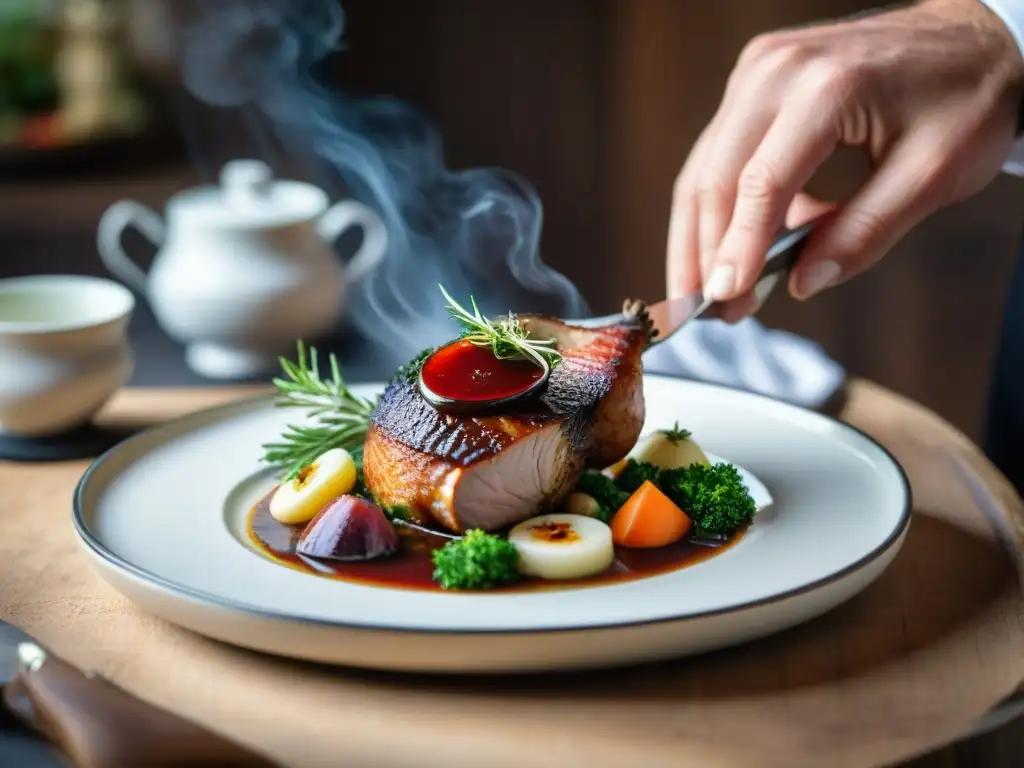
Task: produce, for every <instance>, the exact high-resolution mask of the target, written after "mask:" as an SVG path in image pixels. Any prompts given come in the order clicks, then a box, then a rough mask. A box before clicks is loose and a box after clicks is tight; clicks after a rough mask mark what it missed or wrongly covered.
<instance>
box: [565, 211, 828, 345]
mask: <svg viewBox="0 0 1024 768" xmlns="http://www.w3.org/2000/svg"><path fill="white" fill-rule="evenodd" d="M820 220H821V219H812V220H811V221H808V222H807V223H805V224H802V225H801V226H799V227H796V228H794V229H786V228H783V229H781V230H780V231H779V232H778V234H777V235H776V236H775V240H773V241H772V245H771V248H769V249H768V253H767V254H765V260H764V266H763V267H762V268H761V274H760V276H759V277H758V278H757V282H756V283H755V284H754V289H753V292H754V298H755V307H757V308H759V307H760V306H761V305H762V304H764V302H765V301H766V300H767V298H768V296H769V295H770V294H771V292H772V291H773V290H774V289H775V286H776V285H777V284H778V282H779V280H780V279H781V278H782V277H783V276H784V275H785V274H786V273H787V272H789V270H790V269H792V268H793V265H794V264H796V262H797V259H799V258H800V254H801V253H802V252H803V248H804V245H805V244H806V242H807V237H808V235H810V234H811V232H813V231H814V228H815V226H816V225H817V224H818V222H819V221H820ZM722 306H723V304H721V303H719V302H716V301H714V300H712V299H710V298H705V297H704V295H703V293H702V292H701V291H691V292H690V293H688V294H685V295H683V296H679V297H676V298H674V299H664V300H663V301H659V302H658V303H657V304H648V305H647V306H646V307H645V309H646V311H647V316H648V317H649V318H650V321H651V325H652V330H653V331H654V332H655V333H654V336H653V338H652V340H651V346H654V345H655V344H661V343H662V342H664V341H668V339H670V338H671V337H672V336H673V335H675V334H676V333H678V332H679V331H680V330H682V329H683V328H684V327H685V326H686V325H687V324H688V323H690V322H691V321H693V320H696V319H698V318H703V319H705V320H711V319H714V318H717V317H720V315H721V309H722ZM622 319H623V313H621V312H620V313H616V314H614V315H603V316H601V317H588V318H579V319H572V320H564V321H563V322H565V323H567V324H569V325H577V326H580V327H581V328H601V327H604V326H606V325H614V324H615V323H618V322H622Z"/></svg>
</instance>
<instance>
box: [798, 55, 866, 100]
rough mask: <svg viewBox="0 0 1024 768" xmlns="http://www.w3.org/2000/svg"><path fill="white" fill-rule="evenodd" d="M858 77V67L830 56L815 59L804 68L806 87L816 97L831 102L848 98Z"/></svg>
mask: <svg viewBox="0 0 1024 768" xmlns="http://www.w3.org/2000/svg"><path fill="white" fill-rule="evenodd" d="M860 78H861V71H860V69H859V68H858V67H856V66H854V65H851V64H849V63H847V62H845V61H843V60H841V59H836V58H832V57H824V58H819V59H815V60H814V61H813V62H810V63H809V64H808V65H807V67H806V69H805V80H806V85H807V88H808V89H809V90H810V91H811V92H812V93H814V94H815V95H816V96H817V97H818V98H823V99H827V100H829V101H832V102H837V101H844V100H845V99H847V98H849V97H850V96H851V95H852V94H853V93H854V91H855V90H856V88H857V86H858V83H859V81H860Z"/></svg>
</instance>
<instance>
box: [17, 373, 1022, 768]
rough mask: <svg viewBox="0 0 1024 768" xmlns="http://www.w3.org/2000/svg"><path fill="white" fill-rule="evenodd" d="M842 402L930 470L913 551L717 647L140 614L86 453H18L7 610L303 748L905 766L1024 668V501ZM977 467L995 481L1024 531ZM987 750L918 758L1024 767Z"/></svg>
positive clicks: (296, 755)
mask: <svg viewBox="0 0 1024 768" xmlns="http://www.w3.org/2000/svg"><path fill="white" fill-rule="evenodd" d="M259 391H263V390H262V388H255V389H244V390H233V389H219V390H192V391H188V392H177V391H173V390H148V391H132V390H128V391H125V392H123V393H122V394H121V395H120V396H119V397H118V398H117V399H116V400H115V402H114V403H113V404H112V405H111V407H110V409H109V411H108V413H107V418H108V419H110V420H112V421H116V422H118V423H122V424H124V423H131V424H142V423H151V422H156V421H160V420H163V419H166V418H169V417H171V416H173V415H176V414H178V413H185V412H188V411H191V410H194V409H196V408H199V407H202V406H206V405H212V404H214V403H216V402H223V401H226V400H230V399H233V398H236V397H240V396H247V395H249V394H253V393H255V392H259ZM844 417H845V418H847V419H848V420H849V421H850V422H851V423H853V424H855V425H856V426H859V427H861V428H863V429H865V430H867V431H868V432H869V433H870V434H872V435H874V436H875V437H876V438H878V439H879V440H880V441H881V442H883V443H884V444H885V445H886V446H887V447H888V448H889V449H890V450H892V451H893V452H894V453H895V455H896V456H897V457H898V458H899V459H900V461H901V462H902V463H903V465H904V466H905V468H906V470H907V472H908V474H909V476H910V478H911V482H912V485H913V489H914V497H915V516H914V520H913V523H912V525H911V528H910V533H909V534H908V539H907V542H906V544H905V545H904V548H903V550H902V552H901V553H900V555H899V556H898V557H897V559H896V561H895V562H894V564H893V565H892V566H891V567H890V568H889V569H888V570H887V571H886V573H885V574H883V576H882V577H881V578H880V579H879V581H877V582H876V583H875V584H874V585H872V586H871V587H870V588H869V589H868V590H866V591H865V592H864V593H862V594H861V595H860V596H858V597H857V598H855V599H854V600H852V601H850V602H849V603H847V604H846V605H844V606H842V607H841V608H839V609H837V610H835V611H833V612H831V613H830V614H828V615H826V616H824V617H822V618H820V619H819V620H816V621H814V622H811V623H809V624H807V625H804V626H802V627H798V628H795V629H793V630H789V631H787V632H784V633H781V634H779V635H776V636H774V637H771V638H767V639H765V640H761V641H757V642H754V643H750V644H748V645H745V646H743V647H740V648H736V649H732V650H728V651H723V652H718V653H713V654H708V655H706V656H703V657H700V658H694V659H688V660H681V661H678V662H673V663H667V664H657V665H651V666H646V667H639V668H633V669H626V670H616V671H611V672H602V673H589V674H573V675H562V676H551V675H544V676H529V677H522V678H517V679H513V680H507V679H506V680H501V679H497V678H494V677H480V678H476V677H475V678H470V679H459V680H452V679H441V678H434V677H424V676H403V675H393V674H377V673H372V674H371V673H362V672H356V671H343V670H333V669H325V668H322V667H317V666H314V665H308V664H299V663H293V662H290V661H287V660H283V659H274V658H268V657H264V656H260V655H257V654H253V653H249V652H245V651H240V650H236V649H233V648H230V647H226V646H224V645H221V644H219V643H215V642H212V641H207V640H205V639H203V638H201V637H198V636H196V635H193V634H191V633H188V632H186V631H183V630H179V629H177V628H175V627H173V626H170V625H168V624H166V623H164V622H162V621H159V620H157V619H154V618H152V617H150V616H148V615H145V614H143V613H140V612H139V611H137V610H136V609H135V608H134V607H133V606H132V605H130V604H129V603H127V601H125V600H124V599H123V598H121V597H120V596H119V595H118V594H116V593H114V592H113V591H112V590H111V589H110V588H109V587H107V585H106V584H105V583H104V582H102V581H101V580H100V579H99V578H98V577H97V576H96V575H94V574H93V572H92V571H91V570H90V569H89V567H88V564H87V561H86V560H85V558H84V557H83V556H82V555H81V554H80V553H79V551H78V548H77V544H76V541H75V537H74V534H73V531H72V528H71V525H70V498H71V493H72V490H73V487H74V485H75V483H76V481H77V479H78V477H79V476H80V474H81V472H82V471H83V469H84V466H85V465H84V464H83V463H82V462H68V463H63V464H52V465H38V466H25V465H11V464H0V618H3V619H6V620H9V621H12V622H14V623H16V624H18V625H20V626H22V627H23V628H24V629H25V630H26V631H28V632H30V633H32V634H34V635H36V636H37V638H38V639H39V640H40V642H42V643H44V644H46V645H48V646H49V647H51V648H52V649H53V650H54V652H56V653H59V654H61V655H63V656H64V657H65V658H67V659H68V660H69V661H71V662H72V663H75V664H76V665H78V666H81V667H88V668H94V669H96V670H97V671H98V672H100V673H101V674H104V675H105V676H107V677H109V678H110V679H112V680H113V681H114V682H115V683H117V684H119V685H121V686H123V687H124V688H126V689H127V690H129V691H131V692H132V693H134V694H136V695H139V696H140V697H142V698H144V699H146V700H148V701H151V702H153V703H155V704H157V705H159V706H162V707H166V708H168V709H170V710H172V711H176V712H180V713H182V714H186V715H187V716H188V717H190V718H192V719H194V720H195V721H196V722H201V723H203V724H204V725H206V726H208V727H210V728H211V729H213V730H216V731H218V732H221V733H223V734H225V735H227V736H229V737H231V738H233V739H234V740H236V741H237V742H239V743H241V744H245V745H247V746H250V747H252V748H254V749H257V750H259V751H261V752H263V753H265V754H268V755H269V756H271V757H272V758H274V759H276V760H279V761H281V762H283V763H284V764H287V765H294V766H312V765H323V764H325V761H327V762H328V763H330V764H334V763H338V764H345V765H355V766H363V765H367V766H369V765H375V766H435V765H436V766H445V765H480V764H484V763H486V764H487V765H489V766H498V767H500V766H506V765H508V766H513V765H515V766H524V765H529V766H559V767H568V766H591V767H595V766H621V765H626V764H633V763H635V764H640V765H651V766H659V765H680V764H687V765H702V766H711V767H712V768H716V767H717V766H723V767H724V766H729V767H732V766H737V767H739V766H743V767H744V768H746V766H751V765H759V766H760V765H769V766H774V765H779V766H803V765H808V766H812V765H822V764H824V763H823V762H822V761H823V760H827V764H828V765H830V766H847V765H849V766H864V765H882V764H892V763H894V762H896V761H899V760H907V759H911V758H915V757H917V756H919V755H922V754H925V753H927V752H928V751H929V750H935V749H938V748H941V747H943V746H945V745H947V744H948V743H950V742H952V741H954V740H955V739H957V738H958V737H960V736H962V735H963V734H965V733H966V732H967V731H968V730H969V728H970V727H971V724H972V723H973V722H974V721H975V720H976V718H977V717H978V716H979V715H980V714H981V713H983V712H984V711H986V710H987V709H988V708H990V707H991V706H992V705H994V704H995V703H996V702H997V701H998V700H1000V699H1001V698H1002V697H1004V696H1005V695H1007V694H1009V693H1010V692H1011V691H1012V690H1013V689H1014V688H1015V687H1016V686H1017V685H1018V684H1019V683H1020V682H1021V681H1022V680H1024V596H1022V592H1021V582H1020V577H1019V572H1018V568H1017V565H1018V563H1017V560H1018V559H1019V555H1020V552H1021V551H1022V549H1021V544H1022V542H1024V506H1022V503H1021V501H1020V499H1019V498H1018V497H1017V496H1016V495H1015V494H1014V493H1013V492H1012V491H1011V490H1010V489H1009V487H1008V486H1007V484H1006V483H1005V481H1004V480H1003V479H1002V478H1001V476H999V475H998V474H997V473H996V472H995V471H994V470H993V469H992V468H991V466H990V465H989V464H988V463H987V462H986V461H985V459H984V458H983V457H982V456H981V455H980V454H979V453H978V451H977V450H976V449H975V448H974V447H973V445H972V444H971V443H970V441H968V440H967V439H966V438H965V437H964V436H963V435H962V434H960V433H959V432H957V431H956V430H954V429H953V428H952V427H950V426H949V425H948V424H947V423H946V422H944V421H942V420H940V419H938V418H937V417H936V416H934V415H933V414H932V413H930V412H928V411H926V410H924V409H922V408H920V407H919V406H916V405H914V404H912V403H910V402H909V401H906V400H904V399H902V398H899V397H897V396H895V395H893V394H892V393H890V392H888V391H886V390H883V389H881V388H879V387H876V386H873V385H870V384H866V383H863V382H855V383H854V384H853V385H852V387H851V389H850V392H849V398H848V402H847V405H846V407H845V411H844ZM963 471H967V472H973V473H975V474H976V476H977V477H979V478H980V479H981V480H982V483H983V487H984V489H985V493H986V495H987V498H989V499H990V500H991V502H992V505H993V507H994V508H995V509H996V510H998V514H999V515H1000V519H1001V520H1002V524H1001V527H1002V528H1005V529H1006V531H1007V534H1006V536H1007V541H1012V542H1015V543H1014V545H1013V546H1010V547H1008V546H1006V542H1001V541H1000V537H999V535H998V534H997V532H996V529H995V528H993V526H992V525H991V524H990V523H989V522H988V521H987V519H986V518H985V516H984V514H983V513H982V512H981V510H980V509H979V508H978V507H977V505H976V504H975V503H974V500H973V499H972V497H971V495H970V494H969V493H968V491H967V489H966V487H965V485H964V483H963V481H962V479H960V478H962V477H963V474H962V472H963ZM794 556H799V553H795V555H794ZM453 724H457V729H458V736H457V737H453V731H452V727H453ZM1008 728H1009V727H1008ZM1004 731H1006V729H1004ZM1007 732H1008V731H1007ZM396 733H398V734H401V738H395V734H396ZM991 738H1002V739H1004V743H1008V744H1010V746H1009V747H1007V749H1012V748H1013V746H1012V745H1013V744H1014V743H1019V741H1018V742H1013V741H1012V739H1013V738H1014V737H1012V736H1009V737H1008V736H1006V734H1005V733H1004V732H1000V733H999V734H996V735H995V736H994V737H991ZM1006 739H1009V741H1006ZM958 749H966V747H961V748H958ZM978 749H980V748H978V747H977V746H976V745H975V751H974V752H971V753H962V754H966V755H967V757H958V755H957V753H956V752H951V751H949V750H946V751H943V752H939V753H937V754H935V755H932V756H930V757H927V758H919V759H918V762H916V763H914V765H915V766H918V768H922V767H925V766H935V768H938V766H946V765H961V764H962V765H971V766H985V765H993V766H1002V765H1007V763H999V762H985V761H984V759H983V756H982V757H979V755H981V754H982V753H981V752H979V751H977V750H978ZM1003 754H1006V753H1005V752H1004V753H1003ZM968 758H969V759H970V760H971V762H968V763H963V762H960V763H958V762H956V761H957V760H961V761H962V760H965V759H968ZM950 760H952V761H954V762H949V761H950ZM936 761H938V762H936Z"/></svg>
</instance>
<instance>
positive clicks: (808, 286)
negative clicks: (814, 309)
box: [797, 259, 843, 299]
mask: <svg viewBox="0 0 1024 768" xmlns="http://www.w3.org/2000/svg"><path fill="white" fill-rule="evenodd" d="M842 271H843V268H842V267H841V266H839V264H837V263H836V262H834V261H830V260H828V259H825V260H824V261H816V262H814V263H813V264H808V265H807V266H806V267H804V269H803V270H802V271H801V273H800V278H799V279H798V280H797V294H798V297H799V298H801V299H806V298H810V297H811V296H813V295H814V294H816V293H818V292H819V291H822V290H824V289H825V288H828V287H829V286H830V285H832V283H834V282H835V280H836V278H838V277H839V273H840V272H842Z"/></svg>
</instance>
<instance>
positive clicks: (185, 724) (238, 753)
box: [0, 621, 274, 768]
mask: <svg viewBox="0 0 1024 768" xmlns="http://www.w3.org/2000/svg"><path fill="white" fill-rule="evenodd" d="M0 686H2V691H3V693H2V698H3V703H4V704H5V705H6V707H7V709H8V710H9V711H10V712H11V713H12V714H13V715H14V716H15V717H16V718H17V719H18V720H20V721H21V722H22V723H23V724H25V725H26V726H28V727H29V728H31V729H33V730H35V731H37V732H39V733H40V734H42V735H43V736H45V737H46V738H47V739H49V740H50V741H51V742H52V743H54V744H55V745H56V746H57V747H58V748H59V749H60V750H61V751H62V752H63V753H64V754H65V755H66V756H67V757H68V758H69V759H70V761H71V763H72V764H73V765H74V766H76V768H129V767H133V766H146V768H158V767H160V766H168V767H169V766H175V767H176V768H181V767H183V766H225V768H228V767H231V768H243V767H245V768H250V767H251V768H272V766H274V763H271V762H269V761H268V760H266V759H265V758H263V757H260V756H259V755H257V754H255V753H253V752H250V751H249V750H247V749H245V748H243V747H242V746H240V745H238V744H235V743H233V742H231V741H228V740H227V739H224V738H223V737H221V736H218V735H216V734H214V733H212V732H210V731H207V730H205V729H203V728H200V727H199V726H198V725H195V724H194V723H192V722H189V721H187V720H184V719H182V718H180V717H178V716H177V715H174V714H172V713H171V712H168V711H167V710H164V709H160V708H158V707H155V706H153V705H151V704H148V703H146V702H144V701H142V700H141V699H138V698H136V697H134V696H132V695H131V694H129V693H128V692H127V691H125V690H124V689H122V688H119V687H118V686H116V685H115V684H114V683H112V682H110V681H109V680H107V679H106V678H103V677H101V676H99V675H97V674H94V673H91V672H82V671H81V670H79V669H77V668H75V667H73V666H72V665H70V664H68V663H67V662H66V661H63V660H62V659H60V658H58V657H57V656H55V655H54V654H52V653H50V652H49V651H47V650H46V649H45V648H43V646H42V645H40V644H39V643H37V642H36V641H35V640H33V639H32V638H31V637H29V636H28V635H27V634H26V633H25V632H23V631H22V630H20V629H18V628H17V627H15V626H14V625H12V624H8V623H7V622H4V621H0Z"/></svg>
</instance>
